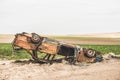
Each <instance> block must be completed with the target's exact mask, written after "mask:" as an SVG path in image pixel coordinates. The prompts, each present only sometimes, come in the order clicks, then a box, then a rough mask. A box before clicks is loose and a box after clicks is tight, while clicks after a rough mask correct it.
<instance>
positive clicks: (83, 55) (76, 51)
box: [12, 32, 102, 63]
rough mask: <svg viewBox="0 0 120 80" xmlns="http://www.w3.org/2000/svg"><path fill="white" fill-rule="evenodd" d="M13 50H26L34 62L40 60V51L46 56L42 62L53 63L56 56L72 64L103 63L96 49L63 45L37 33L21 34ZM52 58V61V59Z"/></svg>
mask: <svg viewBox="0 0 120 80" xmlns="http://www.w3.org/2000/svg"><path fill="white" fill-rule="evenodd" d="M12 45H13V49H14V50H18V49H24V50H26V51H27V52H28V53H29V54H30V55H31V56H32V58H33V59H34V60H39V58H38V53H37V52H38V51H39V52H43V53H45V54H46V55H45V56H44V57H43V59H42V61H50V62H51V63H52V61H53V60H54V58H55V56H56V55H62V56H65V59H67V58H69V59H71V61H70V63H75V62H95V61H101V60H102V55H101V54H100V52H97V51H96V50H94V49H90V48H83V47H80V46H77V45H72V44H67V43H62V42H59V41H57V40H53V39H49V38H47V37H43V36H40V35H38V34H36V33H31V34H29V33H26V32H23V33H19V34H16V35H15V39H14V40H13V42H12ZM51 56H52V58H51V60H50V57H51Z"/></svg>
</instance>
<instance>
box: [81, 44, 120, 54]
mask: <svg viewBox="0 0 120 80" xmlns="http://www.w3.org/2000/svg"><path fill="white" fill-rule="evenodd" d="M80 46H83V47H88V48H92V49H95V50H97V51H100V52H101V53H102V54H107V53H109V52H113V53H115V54H120V49H119V48H120V45H89V44H88V45H84V44H82V45H80Z"/></svg>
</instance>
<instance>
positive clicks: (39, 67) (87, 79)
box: [0, 58, 120, 80]
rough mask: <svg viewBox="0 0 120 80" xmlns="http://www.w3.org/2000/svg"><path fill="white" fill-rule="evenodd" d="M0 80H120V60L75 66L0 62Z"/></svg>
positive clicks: (63, 63)
mask: <svg viewBox="0 0 120 80" xmlns="http://www.w3.org/2000/svg"><path fill="white" fill-rule="evenodd" d="M0 80H120V59H107V58H106V59H105V60H104V61H102V62H97V63H78V64H76V65H70V64H66V62H64V61H63V62H62V63H53V64H52V65H50V64H40V63H36V62H33V61H31V60H20V61H16V60H0Z"/></svg>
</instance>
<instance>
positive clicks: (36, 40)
mask: <svg viewBox="0 0 120 80" xmlns="http://www.w3.org/2000/svg"><path fill="white" fill-rule="evenodd" d="M31 40H32V42H33V43H39V42H40V40H41V39H40V36H39V35H38V34H36V33H32V38H31Z"/></svg>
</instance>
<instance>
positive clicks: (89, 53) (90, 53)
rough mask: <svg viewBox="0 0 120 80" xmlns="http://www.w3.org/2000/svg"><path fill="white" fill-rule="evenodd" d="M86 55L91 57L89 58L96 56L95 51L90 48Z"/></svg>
mask: <svg viewBox="0 0 120 80" xmlns="http://www.w3.org/2000/svg"><path fill="white" fill-rule="evenodd" d="M85 55H86V56H87V57H89V58H92V57H95V51H94V50H91V49H89V50H88V51H87V52H86V54H85Z"/></svg>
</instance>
